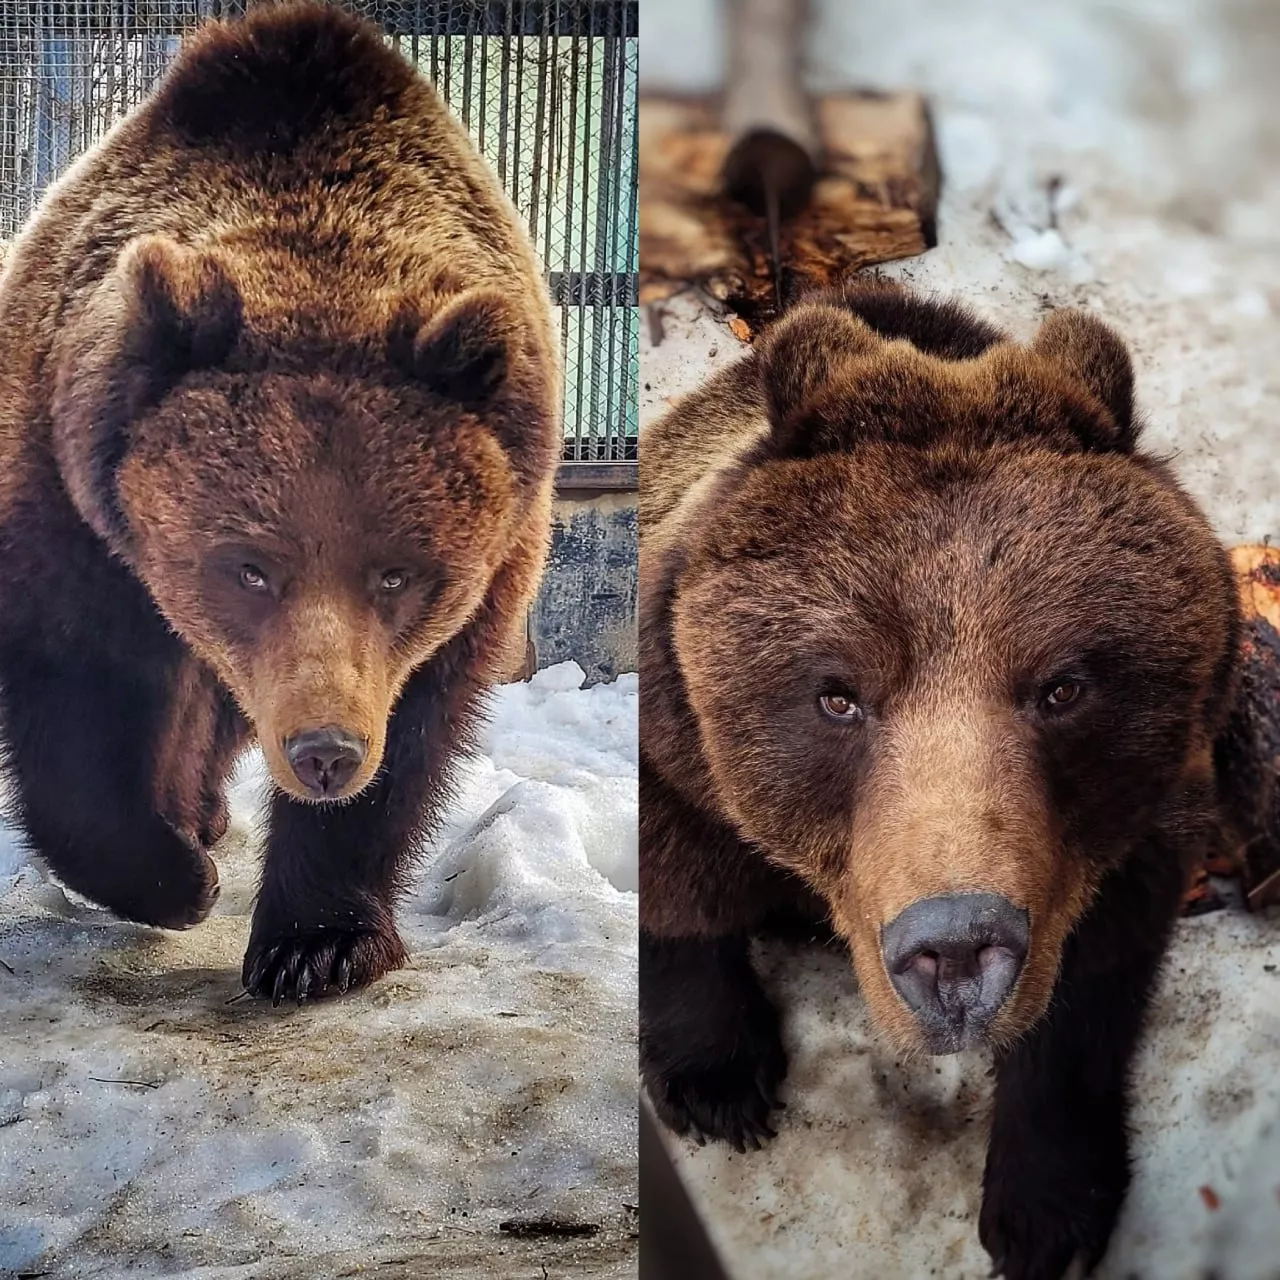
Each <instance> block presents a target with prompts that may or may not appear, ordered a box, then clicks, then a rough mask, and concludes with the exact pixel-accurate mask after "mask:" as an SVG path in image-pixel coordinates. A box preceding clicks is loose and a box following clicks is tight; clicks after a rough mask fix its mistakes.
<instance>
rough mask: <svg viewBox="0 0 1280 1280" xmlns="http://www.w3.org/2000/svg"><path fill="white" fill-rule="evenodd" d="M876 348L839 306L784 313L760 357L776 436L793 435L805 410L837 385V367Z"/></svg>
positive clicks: (871, 335) (860, 323)
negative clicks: (833, 385)
mask: <svg viewBox="0 0 1280 1280" xmlns="http://www.w3.org/2000/svg"><path fill="white" fill-rule="evenodd" d="M878 345H880V339H879V338H878V337H877V336H876V335H875V333H874V332H872V330H871V328H870V327H869V326H868V325H867V324H866V323H865V322H864V321H862V320H860V319H859V318H858V317H857V316H855V315H853V314H852V312H849V311H846V310H845V309H844V308H842V307H834V306H831V305H829V304H827V303H803V304H801V305H800V306H798V307H795V308H793V309H792V310H791V311H789V312H787V314H786V315H785V316H784V317H783V318H782V319H781V320H780V321H779V322H778V323H777V324H776V325H774V327H773V328H772V329H770V330H769V332H768V333H766V334H765V336H764V338H763V340H762V341H761V345H760V352H759V358H760V374H761V384H762V385H763V387H764V391H765V396H766V398H767V401H768V408H769V421H770V423H771V424H772V425H773V430H774V435H775V437H783V436H789V435H790V434H791V433H792V432H793V431H794V430H796V429H797V427H798V425H799V419H800V418H801V417H802V416H803V413H802V411H803V410H804V408H805V407H806V406H807V405H809V404H810V403H811V402H812V401H813V400H814V399H816V398H817V397H818V396H819V395H820V394H821V393H823V392H824V391H826V390H827V389H828V388H829V387H830V386H831V384H832V383H833V382H835V381H836V380H837V378H838V377H839V371H840V369H841V367H842V366H843V365H845V364H847V363H848V362H849V360H850V359H851V358H856V357H858V356H864V355H867V354H869V353H870V352H871V351H873V350H874V349H875V348H876V347H877V346H878ZM779 442H781V440H779Z"/></svg>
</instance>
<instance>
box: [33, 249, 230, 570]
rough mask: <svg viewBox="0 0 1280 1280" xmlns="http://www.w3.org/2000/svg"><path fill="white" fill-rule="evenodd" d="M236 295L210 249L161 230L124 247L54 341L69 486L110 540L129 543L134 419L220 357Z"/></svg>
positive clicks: (58, 422) (56, 400)
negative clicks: (124, 478)
mask: <svg viewBox="0 0 1280 1280" xmlns="http://www.w3.org/2000/svg"><path fill="white" fill-rule="evenodd" d="M240 325H241V306H240V295H239V293H238V292H237V291H236V288H235V286H234V285H233V284H232V283H231V281H230V280H228V279H227V277H226V275H225V273H224V272H223V271H222V268H221V267H220V266H218V264H217V263H216V262H215V261H214V260H213V259H211V258H209V257H208V256H207V255H205V254H203V253H200V252H198V251H196V250H193V249H187V248H183V247H182V246H180V245H177V244H175V243H174V242H173V241H171V240H166V239H164V238H163V237H160V236H144V237H142V238H141V239H139V240H137V241H135V242H133V243H132V244H130V245H129V246H127V247H126V248H125V250H124V251H123V253H122V254H121V255H120V259H119V261H118V262H117V264H116V267H115V269H114V270H113V271H112V272H111V274H110V275H108V276H107V277H106V278H105V279H104V280H103V281H102V282H101V283H100V284H99V285H98V287H97V289H96V290H95V292H94V294H93V295H92V297H91V298H90V299H89V301H88V303H87V304H86V305H85V307H84V309H83V310H82V311H81V312H80V313H79V314H78V315H77V316H75V317H74V319H73V320H72V322H71V323H70V324H69V325H68V326H67V328H66V329H64V330H63V331H62V332H61V333H60V334H59V335H58V338H57V340H56V345H55V351H54V369H55V374H54V390H53V442H54V449H55V452H56V454H57V458H58V465H59V468H60V470H61V472H62V478H63V481H64V483H65V484H66V486H67V490H68V492H69V493H70V495H71V498H72V500H73V501H74V502H75V504H76V507H77V509H78V510H79V512H80V514H81V515H82V516H83V517H84V519H85V520H86V521H87V522H88V523H89V525H90V526H91V527H92V528H93V529H94V530H96V531H97V533H98V534H99V535H100V536H101V537H103V538H105V539H107V541H108V542H109V543H111V544H112V545H122V544H124V543H127V541H128V529H127V522H126V520H125V518H124V515H123V513H122V512H121V510H120V508H119V503H118V501H117V497H116V473H117V472H118V471H119V469H120V465H121V463H122V462H123V461H124V458H125V455H126V453H127V452H128V447H129V434H130V425H131V423H132V421H133V419H134V418H135V417H136V416H137V414H139V413H140V412H141V411H142V410H143V409H145V408H147V407H149V406H150V405H153V404H155V403H156V402H157V401H158V400H159V399H160V398H161V397H162V396H163V395H164V394H165V392H166V391H168V390H169V389H170V388H171V387H172V386H173V384H174V383H175V382H177V381H178V379H179V378H181V377H182V376H183V374H185V373H189V372H191V371H192V370H194V369H197V368H207V367H209V366H210V365H213V364H216V363H218V362H219V361H221V360H223V359H224V358H225V357H226V356H227V355H228V354H229V353H230V351H231V348H232V347H233V346H234V345H235V342H236V340H237V337H238V335H239V332H240Z"/></svg>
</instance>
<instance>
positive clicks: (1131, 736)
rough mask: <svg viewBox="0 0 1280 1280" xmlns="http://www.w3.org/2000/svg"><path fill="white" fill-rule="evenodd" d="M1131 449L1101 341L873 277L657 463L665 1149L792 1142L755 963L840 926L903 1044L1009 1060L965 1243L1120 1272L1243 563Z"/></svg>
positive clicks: (1130, 428) (782, 1066)
mask: <svg viewBox="0 0 1280 1280" xmlns="http://www.w3.org/2000/svg"><path fill="white" fill-rule="evenodd" d="M1139 431H1140V421H1139V418H1138V416H1137V414H1136V411H1135V407H1134V403H1133V374H1132V371H1131V367H1130V362H1129V358H1128V355H1127V353H1126V351H1125V348H1124V346H1123V345H1122V343H1121V342H1120V340H1119V339H1118V338H1117V337H1116V336H1115V335H1114V334H1113V333H1112V332H1111V331H1110V330H1109V329H1108V328H1106V327H1105V326H1104V325H1103V324H1102V323H1100V322H1099V321H1098V320H1096V319H1094V318H1093V317H1091V316H1089V315H1087V314H1083V313H1079V312H1071V311H1060V312H1055V313H1054V314H1052V315H1050V316H1049V317H1048V318H1047V319H1046V320H1045V322H1044V324H1043V325H1042V327H1041V328H1040V331H1039V333H1038V335H1037V336H1036V338H1035V340H1034V341H1033V342H1032V343H1031V345H1030V346H1020V345H1017V344H1016V343H1014V342H1012V341H1011V340H1010V339H1009V338H1008V337H1007V336H1006V335H1004V334H1002V333H1000V332H999V331H997V330H996V329H994V328H993V327H991V326H990V325H988V324H986V323H984V322H982V321H981V320H979V319H977V318H976V317H975V316H974V315H972V314H970V313H969V312H968V311H967V310H965V309H963V308H962V307H960V306H958V305H954V304H951V303H939V302H935V301H931V300H926V299H924V298H921V297H917V296H914V295H911V294H909V293H907V292H905V291H902V290H900V289H898V288H896V287H894V286H890V285H887V284H885V285H876V284H864V285H853V286H851V287H849V288H848V290H847V291H845V292H843V293H833V294H830V295H825V296H819V297H816V298H814V299H812V300H808V301H805V302H802V303H801V304H800V305H798V306H796V307H795V308H794V309H792V310H791V311H790V312H789V313H787V314H786V315H785V316H784V317H783V318H782V319H781V320H780V321H779V322H778V323H777V324H776V326H775V327H774V328H773V329H772V330H771V331H769V332H768V333H766V334H765V335H764V336H763V337H762V339H761V340H760V341H759V343H758V344H757V346H756V348H755V349H754V350H753V351H752V352H751V353H750V354H749V355H748V356H747V357H746V358H745V359H743V360H742V361H740V362H738V363H737V364H735V365H733V366H732V367H730V368H728V369H726V370H725V371H723V372H722V373H720V374H718V375H717V376H716V377H715V378H713V379H712V380H711V381H710V382H709V383H707V384H706V385H705V386H704V387H703V388H702V389H701V390H699V391H697V392H695V393H694V394H692V395H690V396H688V397H687V398H686V399H684V400H683V401H682V402H680V403H679V404H677V405H676V407H675V408H674V409H672V410H671V411H670V412H669V413H668V414H667V415H666V416H665V417H664V418H662V419H661V420H660V421H658V422H656V423H654V424H653V425H652V426H650V427H649V428H647V430H646V433H645V436H644V440H643V445H642V450H641V454H642V466H643V474H642V481H641V492H642V509H641V646H642V648H641V663H642V667H641V670H642V690H643V692H642V697H641V845H640V858H641V862H640V912H641V929H642V934H641V957H640V964H641V968H640V984H641V986H640V1034H641V1067H642V1074H643V1079H644V1083H645V1085H646V1088H647V1091H648V1093H649V1096H650V1098H651V1099H652V1102H653V1104H654V1106H655V1109H656V1110H657V1112H658V1114H659V1115H660V1116H661V1117H662V1119H663V1120H664V1121H665V1122H666V1123H667V1124H668V1125H669V1126H670V1127H671V1128H673V1129H674V1130H676V1131H677V1132H679V1133H692V1134H694V1135H696V1136H699V1137H711V1138H721V1139H726V1140H728V1141H729V1142H731V1143H733V1144H735V1145H736V1146H737V1147H738V1148H739V1149H742V1148H743V1147H745V1146H756V1145H758V1143H759V1142H760V1140H761V1139H762V1138H768V1137H771V1136H773V1130H772V1129H771V1128H770V1112H771V1110H772V1109H773V1107H774V1106H775V1105H777V1090H778V1087H779V1084H780V1082H781V1080H782V1078H783V1076H784V1074H785V1070H786V1059H785V1055H784V1051H783V1046H782V1041H781V1039H780V1036H779V1024H778V1018H777V1015H776V1013H775V1011H774V1009H773V1007H772V1006H771V1005H770V1003H769V1001H768V999H767V998H766V996H765V994H764V992H763V990H762V989H761V987H760V984H759V982H758V980H757V978H756V976H755V974H754V972H753V970H752V967H751V964H750V961H749V957H748V951H747V943H748V939H749V937H750V936H751V935H753V934H757V933H759V932H761V931H763V930H766V929H768V928H770V927H772V926H774V925H782V924H787V923H788V922H790V923H794V922H796V921H800V922H804V921H811V922H821V923H825V924H829V926H830V928H831V929H832V930H833V931H834V932H835V934H837V935H838V936H839V938H841V939H843V940H844V941H845V942H847V944H848V946H849V948H850V949H851V951H852V955H853V962H854V966H855V968H856V971H857V976H858V979H859V985H860V987H861V989H862V991H863V993H864V995H865V998H866V1000H867V1003H868V1006H869V1008H870V1010H871V1012H872V1014H873V1016H874V1018H875V1019H876V1021H877V1023H878V1024H879V1025H880V1026H881V1027H882V1028H883V1029H884V1031H885V1032H886V1033H887V1034H888V1035H889V1036H890V1037H891V1038H892V1040H893V1041H895V1042H896V1044H897V1045H898V1046H899V1047H900V1048H901V1049H902V1050H904V1051H906V1052H912V1051H914V1052H924V1053H932V1054H940V1053H951V1052H954V1051H956V1050H959V1049H961V1048H964V1047H967V1046H971V1045H988V1046H990V1047H991V1048H992V1049H993V1050H994V1052H995V1054H996V1059H997V1063H998V1086H997V1090H996V1101H995V1112H994V1120H993V1125H992V1131H991V1138H990V1147H989V1153H988V1162H987V1168H986V1176H985V1183H984V1198H983V1206H982V1212H981V1218H980V1224H979V1230H980V1235H981V1239H982V1241H983V1243H984V1245H985V1246H986V1248H987V1249H988V1251H989V1252H990V1253H991V1255H992V1257H993V1259H994V1262H995V1268H996V1270H995V1273H996V1274H1003V1275H1005V1276H1008V1277H1011V1278H1012V1280H1056V1277H1059V1276H1061V1275H1062V1274H1063V1273H1064V1272H1065V1271H1066V1270H1067V1268H1068V1267H1069V1266H1070V1265H1071V1263H1072V1260H1073V1258H1075V1257H1077V1256H1079V1257H1080V1258H1081V1259H1082V1260H1083V1262H1084V1264H1085V1265H1086V1267H1092V1266H1093V1265H1094V1264H1095V1263H1097V1262H1098V1260H1099V1259H1100V1258H1101V1256H1102V1254H1103V1252H1104V1250H1105V1248H1106V1245H1107V1241H1108V1238H1109V1237H1110V1234H1111V1231H1112V1228H1113V1225H1114V1223H1115V1220H1116V1216H1117V1214H1118V1212H1119V1209H1120V1205H1121V1202H1122V1200H1123V1197H1124V1194H1125V1191H1126V1187H1127V1184H1128V1179H1129V1166H1128V1143H1127V1137H1126V1132H1125V1125H1126V1100H1125V1090H1126V1074H1127V1071H1128V1066H1129V1062H1130V1059H1131V1056H1132V1054H1133V1051H1134V1046H1135V1042H1136V1040H1137V1038H1138V1035H1139V1031H1140V1025H1141V1021H1142V1016H1143V1011H1144V1008H1145V1006H1146V1004H1147V1002H1148V998H1149V995H1150V992H1151V989H1152V985H1153V981H1154V978H1155V976H1156V973H1157V969H1158V966H1159V963H1160V959H1161V956H1162V953H1163V952H1164V950H1165V947H1166V944H1167V942H1168V939H1169V935H1170V931H1171V928H1172V925H1173V922H1174V920H1175V917H1176V915H1177V911H1178V906H1179V901H1180V897H1181V893H1182V890H1183V887H1184V884H1185V882H1186V877H1187V872H1188V864H1189V862H1190V861H1191V860H1192V859H1193V857H1195V855H1197V854H1199V853H1201V852H1202V851H1203V850H1204V848H1205V846H1206V844H1207V843H1208V842H1209V841H1210V840H1212V839H1213V838H1214V836H1215V830H1216V826H1215V824H1216V821H1217V816H1218V808H1219V804H1220V796H1221V791H1220V785H1221V780H1220V779H1219V777H1218V776H1217V764H1216V762H1215V744H1216V743H1217V741H1218V740H1219V738H1220V735H1221V733H1222V730H1223V727H1224V723H1225V721H1226V720H1227V717H1228V715H1229V711H1230V708H1231V704H1232V699H1233V696H1234V688H1235V683H1236V678H1237V675H1236V673H1237V650H1238V644H1239V637H1238V633H1239V630H1240V622H1239V618H1238V604H1237V598H1236V593H1235V589H1234V583H1233V578H1232V573H1231V570H1230V567H1229V563H1228V559H1227V556H1226V554H1225V552H1224V551H1223V549H1222V548H1221V547H1220V546H1219V545H1218V543H1217V542H1216V541H1215V539H1214V537H1213V535H1212V533H1211V531H1210V529H1209V526H1208V524H1207V523H1206V521H1205V519H1204V518H1203V516H1202V515H1201V514H1200V512H1199V511H1198V510H1197V509H1196V506H1195V505H1194V503H1193V502H1192V501H1191V499H1190V498H1189V497H1188V496H1187V495H1186V494H1185V493H1184V492H1183V491H1182V490H1181V489H1180V488H1179V487H1178V484H1177V482H1176V481H1175V479H1174V477H1173V475H1172V473H1171V471H1170V470H1169V468H1168V467H1167V465H1166V464H1165V463H1164V462H1163V461H1161V460H1158V459H1156V458H1154V457H1152V456H1150V455H1148V454H1145V453H1143V452H1141V451H1140V450H1139V449H1138V446H1137V441H1138V436H1139ZM809 927H810V928H811V927H812V926H809Z"/></svg>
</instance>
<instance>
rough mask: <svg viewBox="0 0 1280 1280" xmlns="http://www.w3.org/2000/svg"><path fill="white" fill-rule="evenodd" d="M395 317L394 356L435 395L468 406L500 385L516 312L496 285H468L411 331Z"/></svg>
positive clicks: (512, 345)
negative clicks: (472, 286)
mask: <svg viewBox="0 0 1280 1280" xmlns="http://www.w3.org/2000/svg"><path fill="white" fill-rule="evenodd" d="M404 324H405V318H404V317H401V318H400V319H399V320H398V321H397V326H396V327H399V328H400V330H401V334H400V336H399V337H397V335H396V334H395V332H394V331H393V335H392V342H391V349H392V354H393V357H394V358H395V359H397V361H398V362H399V363H400V364H401V365H402V366H404V367H406V368H407V371H408V372H409V373H411V374H412V375H413V377H415V378H416V379H417V380H418V381H419V382H421V383H423V384H424V385H425V386H426V387H428V388H429V389H430V390H431V391H434V392H435V393H436V394H437V395H439V396H443V397H444V398H445V399H447V400H453V401H455V402H456V403H458V404H462V405H466V406H468V407H470V408H479V407H481V406H482V405H485V404H488V403H489V402H490V401H491V400H493V399H494V398H495V397H496V396H497V395H498V393H499V392H500V391H501V390H502V389H503V387H504V386H505V384H506V382H507V378H508V376H509V374H510V373H511V368H512V364H513V357H514V355H515V352H516V349H517V345H518V343H519V341H520V332H521V326H520V317H519V314H518V312H517V311H516V309H515V308H514V307H513V306H512V305H511V303H510V302H509V301H508V299H506V298H505V297H504V296H503V295H502V294H501V293H499V292H498V291H497V290H496V289H469V290H467V291H466V292H465V293H461V294H459V295H458V296H457V297H455V298H451V299H450V300H449V301H448V302H447V303H446V304H445V305H444V307H442V308H441V309H440V310H439V311H437V312H436V313H435V314H434V315H433V316H431V317H430V318H429V319H428V320H427V321H426V322H425V323H424V324H422V325H421V326H420V327H419V328H417V330H416V332H414V333H412V334H405V333H404V332H403V327H404Z"/></svg>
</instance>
